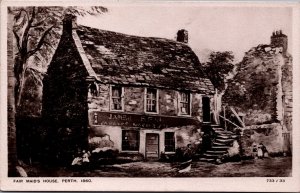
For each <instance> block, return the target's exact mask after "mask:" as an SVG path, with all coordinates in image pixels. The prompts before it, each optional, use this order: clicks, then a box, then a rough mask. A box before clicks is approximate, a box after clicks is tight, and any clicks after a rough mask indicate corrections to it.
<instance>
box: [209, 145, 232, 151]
mask: <svg viewBox="0 0 300 193" xmlns="http://www.w3.org/2000/svg"><path fill="white" fill-rule="evenodd" d="M228 148H229V146H225V145H218V146H216V145H215V144H214V145H213V146H212V147H211V150H227V149H228Z"/></svg>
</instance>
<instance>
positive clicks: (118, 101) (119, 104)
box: [111, 86, 123, 111]
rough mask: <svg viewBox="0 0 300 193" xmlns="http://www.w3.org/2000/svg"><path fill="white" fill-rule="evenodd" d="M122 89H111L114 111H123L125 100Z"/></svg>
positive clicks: (114, 87)
mask: <svg viewBox="0 0 300 193" xmlns="http://www.w3.org/2000/svg"><path fill="white" fill-rule="evenodd" d="M122 91H123V90H122V87H120V86H112V87H111V109H112V110H119V111H121V110H123V100H122V95H123V92H122Z"/></svg>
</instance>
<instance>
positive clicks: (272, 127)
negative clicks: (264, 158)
mask: <svg viewBox="0 0 300 193" xmlns="http://www.w3.org/2000/svg"><path fill="white" fill-rule="evenodd" d="M282 133H283V130H282V126H281V125H280V124H279V123H272V124H264V125H252V126H248V127H246V128H245V130H244V134H243V136H242V140H241V143H242V151H243V152H242V154H243V156H246V157H251V156H252V155H253V146H254V144H256V145H259V144H260V143H263V144H264V145H265V146H266V148H267V150H268V152H269V155H276V154H279V153H282V152H286V151H288V149H287V148H288V147H286V146H284V139H283V135H282Z"/></svg>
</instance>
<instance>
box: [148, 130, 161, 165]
mask: <svg viewBox="0 0 300 193" xmlns="http://www.w3.org/2000/svg"><path fill="white" fill-rule="evenodd" d="M158 158H159V135H158V134H157V133H147V134H146V159H148V160H157V159H158Z"/></svg>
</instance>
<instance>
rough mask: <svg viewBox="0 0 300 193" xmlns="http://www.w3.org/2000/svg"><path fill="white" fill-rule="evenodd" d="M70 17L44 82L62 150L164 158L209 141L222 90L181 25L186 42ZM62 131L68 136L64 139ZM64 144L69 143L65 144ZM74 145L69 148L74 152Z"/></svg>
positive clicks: (47, 113)
mask: <svg viewBox="0 0 300 193" xmlns="http://www.w3.org/2000/svg"><path fill="white" fill-rule="evenodd" d="M75 21H76V18H73V17H72V16H67V17H66V18H65V19H64V27H63V34H62V36H61V40H60V43H59V45H58V48H57V50H56V52H55V54H54V56H53V59H52V62H51V63H50V65H49V68H48V71H47V76H46V77H45V79H44V90H43V117H44V119H45V120H46V121H47V125H49V132H50V135H53V136H56V138H57V139H58V138H59V139H58V140H60V139H65V137H66V138H67V142H65V141H63V140H61V141H59V142H58V141H56V140H54V142H53V145H54V146H55V147H58V148H59V147H62V146H63V147H65V148H66V149H65V150H66V151H69V153H70V154H71V151H72V150H74V149H76V147H82V146H83V147H86V148H87V145H88V146H89V148H91V149H96V148H102V147H105V146H109V147H113V148H115V149H118V150H119V151H120V152H129V153H141V154H143V155H144V156H145V158H159V157H160V153H161V152H164V153H175V150H176V148H179V147H186V146H187V144H189V143H195V142H197V141H199V140H201V136H200V131H201V127H202V123H204V122H206V123H210V122H211V114H212V111H213V108H212V107H213V106H214V104H213V98H214V88H213V85H212V83H211V82H210V80H209V79H207V78H206V76H205V75H204V73H203V71H202V70H201V64H200V62H199V60H198V57H197V56H196V54H195V53H194V52H193V51H192V50H191V48H190V47H189V46H188V45H187V44H186V43H187V41H188V34H187V31H185V30H180V31H179V32H178V35H179V36H180V37H178V38H177V40H180V41H181V42H179V41H173V40H167V39H163V38H152V37H138V36H129V35H125V34H121V33H116V32H111V31H104V30H99V29H94V28H90V27H85V26H78V25H77V24H76V22H75ZM57 136H62V137H57ZM61 143H64V144H61ZM67 149H69V150H67Z"/></svg>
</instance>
